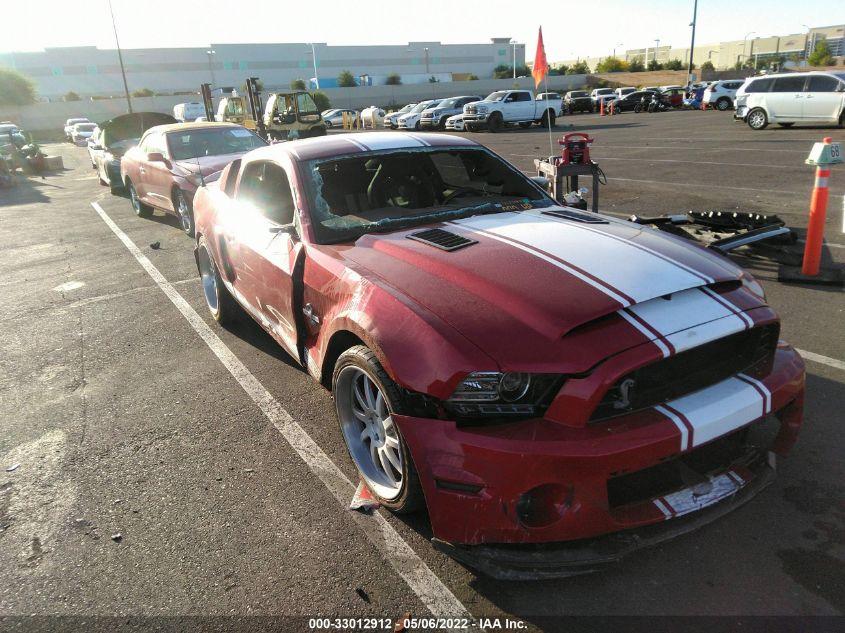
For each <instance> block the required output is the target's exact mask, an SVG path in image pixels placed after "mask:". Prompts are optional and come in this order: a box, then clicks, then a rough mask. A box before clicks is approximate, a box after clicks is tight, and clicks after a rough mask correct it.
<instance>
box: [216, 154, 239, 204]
mask: <svg viewBox="0 0 845 633" xmlns="http://www.w3.org/2000/svg"><path fill="white" fill-rule="evenodd" d="M240 171H241V159H240V158H238V159H237V160H233V161H232V162H231V163H229V164H228V165H227V166H226V168H225V169H224V170H223V175H222V176H221V178H222V179H223V193H225V194H226V195H227V196H229V197H230V198H231V197H233V196H234V195H235V184H236V183H237V182H238V173H239V172H240Z"/></svg>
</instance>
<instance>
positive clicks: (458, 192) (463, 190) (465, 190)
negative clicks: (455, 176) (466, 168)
mask: <svg viewBox="0 0 845 633" xmlns="http://www.w3.org/2000/svg"><path fill="white" fill-rule="evenodd" d="M473 193H480V194H481V195H487V192H486V191H485V190H484V189H476V188H475V187H457V188H456V189H455V190H454V191H453V192H452V193H450V194H449V195H448V196H446V197H444V198H443V203H442V204H448V203H449V202H450V201H451V200H454V199H455V198H457V197H458V196H464V195H467V194H473Z"/></svg>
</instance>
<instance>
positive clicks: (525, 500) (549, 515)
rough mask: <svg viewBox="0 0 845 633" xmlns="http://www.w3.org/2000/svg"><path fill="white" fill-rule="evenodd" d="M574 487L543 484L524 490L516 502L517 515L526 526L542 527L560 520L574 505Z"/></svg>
mask: <svg viewBox="0 0 845 633" xmlns="http://www.w3.org/2000/svg"><path fill="white" fill-rule="evenodd" d="M574 492H575V490H574V488H573V487H572V486H569V485H564V484H542V485H540V486H537V487H536V488H532V489H531V490H529V491H527V492H524V493H523V494H521V495H520V496H519V499H518V500H517V502H516V516H517V518H518V519H519V522H520V523H522V524H523V525H524V526H526V527H530V528H541V527H546V526H548V525H551V524H552V523H555V522H556V521H559V520H560V519H561V518H562V517H563V515H564V513H565V512H566V511H567V510H568V509H569V508H570V507H572V498H573V495H574Z"/></svg>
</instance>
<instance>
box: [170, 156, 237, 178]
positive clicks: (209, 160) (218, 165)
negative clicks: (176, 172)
mask: <svg viewBox="0 0 845 633" xmlns="http://www.w3.org/2000/svg"><path fill="white" fill-rule="evenodd" d="M244 153H245V152H242V153H236V154H224V155H222V156H197V157H196V158H187V159H185V160H177V161H174V164H175V165H176V166H178V167H179V168H180V169H183V170H184V171H185V172H187V173H189V174H198V173H202V175H203V176H208V175H209V174H213V173H215V172H218V171H221V170H222V169H223V168H224V167H225V166H226V165H228V164H229V163H231V162H232V161H233V160H236V159H237V158H239V157H240V156H243V155H244Z"/></svg>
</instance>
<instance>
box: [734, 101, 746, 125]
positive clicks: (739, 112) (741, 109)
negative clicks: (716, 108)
mask: <svg viewBox="0 0 845 633" xmlns="http://www.w3.org/2000/svg"><path fill="white" fill-rule="evenodd" d="M747 116H748V106H744V105H741V106H737V107H736V108H735V109H734V119H737V120H740V121H745V117H747Z"/></svg>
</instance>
